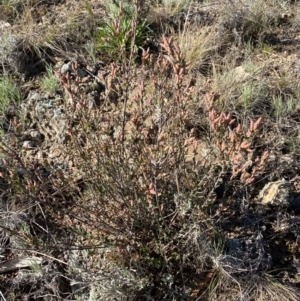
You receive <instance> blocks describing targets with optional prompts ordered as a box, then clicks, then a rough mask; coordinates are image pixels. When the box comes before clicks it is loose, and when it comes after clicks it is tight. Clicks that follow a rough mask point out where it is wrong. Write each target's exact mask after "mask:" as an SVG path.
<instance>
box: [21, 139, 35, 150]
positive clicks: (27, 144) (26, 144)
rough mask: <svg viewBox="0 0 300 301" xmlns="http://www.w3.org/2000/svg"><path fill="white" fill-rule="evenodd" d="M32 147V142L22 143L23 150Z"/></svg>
mask: <svg viewBox="0 0 300 301" xmlns="http://www.w3.org/2000/svg"><path fill="white" fill-rule="evenodd" d="M34 146H35V145H34V142H33V141H29V140H26V141H24V142H23V148H25V149H33V148H34Z"/></svg>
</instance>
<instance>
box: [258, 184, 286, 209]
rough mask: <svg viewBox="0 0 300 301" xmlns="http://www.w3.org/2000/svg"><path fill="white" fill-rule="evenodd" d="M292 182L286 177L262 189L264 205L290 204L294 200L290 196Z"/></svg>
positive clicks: (261, 197)
mask: <svg viewBox="0 0 300 301" xmlns="http://www.w3.org/2000/svg"><path fill="white" fill-rule="evenodd" d="M290 188H291V183H290V182H289V181H286V180H285V179H282V180H279V181H276V182H270V183H268V184H267V185H265V187H264V188H263V189H262V190H261V192H260V193H259V198H260V200H261V203H262V204H263V205H273V206H280V205H281V206H288V205H290V204H291V202H292V198H291V197H290Z"/></svg>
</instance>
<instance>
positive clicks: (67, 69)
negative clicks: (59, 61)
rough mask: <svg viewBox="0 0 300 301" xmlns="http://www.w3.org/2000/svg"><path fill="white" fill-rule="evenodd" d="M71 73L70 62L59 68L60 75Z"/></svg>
mask: <svg viewBox="0 0 300 301" xmlns="http://www.w3.org/2000/svg"><path fill="white" fill-rule="evenodd" d="M71 71H73V69H72V62H68V63H66V64H63V65H62V67H61V68H60V72H61V74H65V73H67V72H71Z"/></svg>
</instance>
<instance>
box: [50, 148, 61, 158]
mask: <svg viewBox="0 0 300 301" xmlns="http://www.w3.org/2000/svg"><path fill="white" fill-rule="evenodd" d="M60 155H61V151H60V150H59V149H58V148H56V149H54V150H53V151H51V153H50V154H49V158H50V159H53V158H57V157H59V156H60Z"/></svg>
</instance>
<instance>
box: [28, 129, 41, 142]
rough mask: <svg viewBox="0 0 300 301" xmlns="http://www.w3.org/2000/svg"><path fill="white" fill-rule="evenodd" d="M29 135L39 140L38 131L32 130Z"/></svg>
mask: <svg viewBox="0 0 300 301" xmlns="http://www.w3.org/2000/svg"><path fill="white" fill-rule="evenodd" d="M30 136H31V137H32V138H34V139H36V140H41V138H42V136H41V134H40V132H39V131H37V130H33V131H31V132H30Z"/></svg>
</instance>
